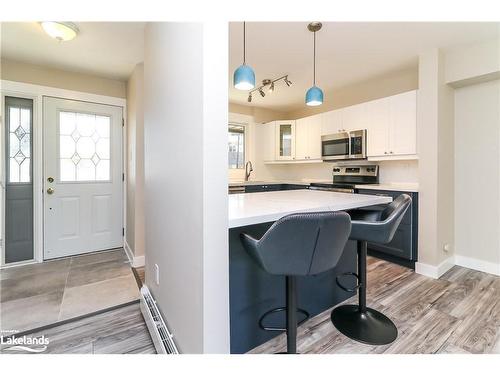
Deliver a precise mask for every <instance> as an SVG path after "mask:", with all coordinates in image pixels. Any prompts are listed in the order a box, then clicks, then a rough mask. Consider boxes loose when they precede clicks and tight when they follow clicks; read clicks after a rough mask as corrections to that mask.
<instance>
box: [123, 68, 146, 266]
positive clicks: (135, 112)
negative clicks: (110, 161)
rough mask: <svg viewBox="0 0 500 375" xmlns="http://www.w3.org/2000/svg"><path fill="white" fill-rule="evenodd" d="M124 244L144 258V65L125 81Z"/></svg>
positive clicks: (135, 254)
mask: <svg viewBox="0 0 500 375" xmlns="http://www.w3.org/2000/svg"><path fill="white" fill-rule="evenodd" d="M126 133H127V153H126V155H127V163H126V176H127V218H126V220H127V226H126V228H127V233H126V240H127V244H128V246H129V247H130V249H131V250H132V252H133V253H134V256H135V257H138V256H143V255H144V64H138V65H137V66H136V67H135V69H134V72H133V73H132V75H131V76H130V79H129V81H128V82H127V125H126Z"/></svg>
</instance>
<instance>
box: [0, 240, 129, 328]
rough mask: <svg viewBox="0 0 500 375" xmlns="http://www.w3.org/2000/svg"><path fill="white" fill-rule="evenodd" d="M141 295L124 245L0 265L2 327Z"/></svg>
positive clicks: (39, 322)
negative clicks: (23, 262)
mask: <svg viewBox="0 0 500 375" xmlns="http://www.w3.org/2000/svg"><path fill="white" fill-rule="evenodd" d="M138 298H139V289H138V286H137V283H136V280H135V277H134V275H133V273H132V269H131V267H130V265H129V263H128V259H127V257H126V255H125V252H124V250H123V249H116V250H110V251H104V252H99V253H93V254H89V255H81V256H75V257H70V258H64V259H58V260H52V261H47V262H44V263H38V264H33V265H26V266H20V267H13V268H7V269H3V270H0V330H3V331H6V330H9V331H10V330H17V331H20V332H23V331H27V330H32V329H36V328H39V327H43V326H46V325H48V324H53V323H56V322H60V321H63V320H67V319H70V318H75V317H78V316H82V315H85V314H89V313H93V312H96V311H100V310H103V309H106V308H109V307H113V306H117V305H121V304H124V303H127V302H131V301H134V300H137V299H138Z"/></svg>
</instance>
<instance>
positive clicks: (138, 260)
mask: <svg viewBox="0 0 500 375" xmlns="http://www.w3.org/2000/svg"><path fill="white" fill-rule="evenodd" d="M123 248H124V249H125V254H127V258H128V261H129V262H130V265H131V266H132V267H134V268H137V267H144V265H145V264H146V259H145V258H144V255H141V256H138V257H136V256H134V253H133V252H132V249H131V248H130V246H129V244H128V243H127V240H124V241H123Z"/></svg>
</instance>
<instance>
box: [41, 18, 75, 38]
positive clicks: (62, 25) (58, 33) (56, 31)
mask: <svg viewBox="0 0 500 375" xmlns="http://www.w3.org/2000/svg"><path fill="white" fill-rule="evenodd" d="M40 24H41V25H42V28H43V30H44V31H45V32H46V33H47V34H48V35H49V36H50V37H52V38H54V39H57V40H58V41H60V42H66V41H68V40H71V39H74V38H75V37H76V36H77V34H78V33H79V30H78V27H77V26H76V25H75V24H74V23H72V22H54V21H44V22H40Z"/></svg>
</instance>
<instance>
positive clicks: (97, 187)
mask: <svg viewBox="0 0 500 375" xmlns="http://www.w3.org/2000/svg"><path fill="white" fill-rule="evenodd" d="M43 127H44V259H51V258H58V257H63V256H68V255H75V254H83V253H88V252H92V251H97V250H105V249H112V248H116V247H121V246H122V243H123V234H122V230H123V229H122V228H123V207H122V205H123V203H122V202H123V200H122V194H123V180H122V173H123V172H122V108H121V107H114V106H109V105H101V104H94V103H87V102H80V101H74V100H65V99H58V98H52V97H44V100H43Z"/></svg>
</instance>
